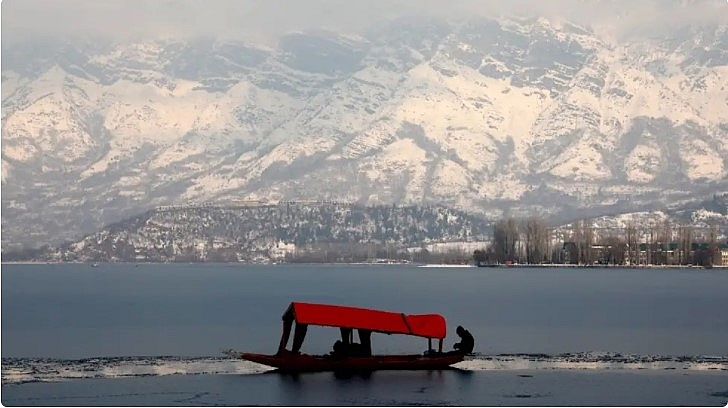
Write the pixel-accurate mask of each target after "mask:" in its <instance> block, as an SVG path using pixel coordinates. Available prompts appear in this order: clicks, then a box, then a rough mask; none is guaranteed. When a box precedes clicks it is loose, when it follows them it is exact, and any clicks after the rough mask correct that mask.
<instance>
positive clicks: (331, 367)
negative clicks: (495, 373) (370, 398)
mask: <svg viewBox="0 0 728 408" xmlns="http://www.w3.org/2000/svg"><path fill="white" fill-rule="evenodd" d="M294 322H295V324H296V326H295V329H294V328H293V323H294ZM308 325H316V326H328V327H338V328H339V330H340V333H341V340H339V341H337V342H336V343H335V344H334V352H332V353H330V354H326V355H308V354H305V353H301V351H300V349H301V346H302V344H303V341H304V338H305V336H306V331H307V328H308ZM354 330H357V332H358V336H359V341H360V343H354V342H353V331H354ZM291 331H293V333H294V334H293V342H292V344H291V349H290V350H289V349H287V348H286V347H287V345H288V340H289V338H290V336H291ZM372 333H385V334H404V335H410V336H417V337H423V338H426V339H427V340H428V348H427V351H426V352H424V353H423V354H401V355H373V354H372V353H371V334H372ZM446 334H447V326H446V322H445V318H444V317H442V316H441V315H439V314H415V315H413V314H409V315H408V314H404V313H397V312H389V311H383V310H375V309H365V308H360V307H352V306H340V305H329V304H320V303H306V302H292V303H291V304H290V305H289V307H288V308H287V309H286V311H285V312H284V313H283V333H282V335H281V341H280V344H279V345H278V351H277V352H276V354H256V353H240V354H239V356H240V358H242V359H244V360H248V361H253V362H255V363H259V364H264V365H267V366H270V367H274V368H276V369H278V371H280V372H286V373H301V372H320V371H334V372H339V373H342V372H371V371H376V370H442V369H449V368H452V367H451V365H452V364H455V363H458V362H460V361H463V359H464V357H465V355H464V354H463V353H458V352H448V353H443V351H442V344H443V341H444V339H445V337H446ZM433 339H437V340H438V341H439V346H438V350H433V348H432V340H433ZM337 346H338V348H337Z"/></svg>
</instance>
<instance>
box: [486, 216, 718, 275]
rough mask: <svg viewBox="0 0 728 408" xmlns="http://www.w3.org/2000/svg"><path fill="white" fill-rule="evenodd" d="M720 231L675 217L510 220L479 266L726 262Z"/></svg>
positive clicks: (496, 231)
mask: <svg viewBox="0 0 728 408" xmlns="http://www.w3.org/2000/svg"><path fill="white" fill-rule="evenodd" d="M721 248H728V243H726V242H720V241H719V240H718V230H717V228H716V227H715V226H713V227H710V228H697V227H693V226H684V225H675V224H673V223H671V222H670V221H669V220H665V221H663V222H662V223H657V222H652V223H649V224H647V225H645V224H644V223H641V224H640V223H638V222H636V221H629V222H627V223H626V225H625V226H624V227H621V228H599V227H594V226H593V225H592V223H590V222H589V221H587V220H578V221H576V222H574V223H572V224H570V225H568V226H566V227H559V228H551V227H549V226H548V225H547V223H546V222H545V220H543V219H541V218H538V217H530V218H526V219H516V218H505V219H501V220H499V221H497V222H496V223H495V224H494V226H493V239H492V241H491V243H490V245H489V246H488V247H486V248H485V249H482V250H476V251H475V252H474V253H473V259H474V260H475V262H476V263H479V264H485V265H488V264H508V263H527V264H543V263H562V264H578V265H593V264H608V265H701V266H713V265H720V264H721V252H720V250H721Z"/></svg>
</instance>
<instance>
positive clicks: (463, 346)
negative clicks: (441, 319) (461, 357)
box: [453, 326, 475, 354]
mask: <svg viewBox="0 0 728 408" xmlns="http://www.w3.org/2000/svg"><path fill="white" fill-rule="evenodd" d="M455 333H457V334H458V336H460V343H455V345H453V348H454V349H455V352H457V353H460V354H470V353H472V352H473V348H475V339H473V335H472V334H470V332H469V331H468V330H465V328H463V326H458V328H457V329H455Z"/></svg>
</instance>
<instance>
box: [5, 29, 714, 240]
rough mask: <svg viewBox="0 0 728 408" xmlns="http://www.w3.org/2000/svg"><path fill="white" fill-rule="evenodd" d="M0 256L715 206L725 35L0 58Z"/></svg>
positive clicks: (55, 50) (180, 44)
mask: <svg viewBox="0 0 728 408" xmlns="http://www.w3.org/2000/svg"><path fill="white" fill-rule="evenodd" d="M2 63H3V65H2V214H3V216H2V232H3V234H2V241H3V249H4V250H5V249H8V248H12V246H13V245H14V244H23V245H30V246H37V245H40V244H43V243H57V242H59V241H61V240H64V239H71V238H78V237H79V236H80V235H81V234H83V233H89V232H92V231H95V230H97V229H99V228H100V227H101V226H103V225H104V224H107V223H109V222H113V221H117V220H119V219H122V218H124V217H128V216H130V215H132V214H135V213H139V212H142V211H145V210H148V209H150V208H152V207H155V206H160V205H168V204H185V203H196V202H207V201H214V202H225V201H235V200H263V201H278V200H289V199H295V200H301V199H319V200H320V199H324V200H327V199H328V200H342V201H352V202H359V203H365V204H366V203H368V204H381V203H400V204H411V203H437V204H441V205H449V206H452V207H456V208H459V209H464V210H467V211H471V212H475V213H481V214H484V215H486V216H500V215H501V213H502V212H503V211H509V212H511V213H512V214H516V215H517V214H519V213H526V212H535V213H537V214H539V215H544V214H552V215H553V216H554V217H561V218H564V219H568V218H569V217H576V216H583V215H584V214H590V215H601V214H602V213H605V212H612V213H614V212H615V211H618V210H625V211H629V210H632V211H635V210H643V209H649V208H651V207H655V206H658V207H661V208H664V207H665V206H666V205H670V204H673V203H679V204H684V202H685V201H689V200H692V199H695V198H703V197H704V196H706V195H709V194H713V193H714V192H716V191H725V190H726V188H727V187H728V26H726V25H724V26H711V27H690V28H686V29H684V30H681V31H676V32H674V33H673V36H672V37H671V38H660V39H652V38H644V39H640V40H635V39H633V40H630V41H628V42H619V41H617V40H615V39H613V38H611V37H607V36H604V35H600V34H597V33H595V32H593V31H591V30H590V29H589V28H585V27H580V26H577V25H574V24H570V23H555V22H553V21H549V20H545V19H502V20H487V19H484V20H476V21H471V22H468V23H464V24H457V25H456V24H451V23H443V22H437V21H414V20H399V21H396V22H395V23H392V24H389V25H386V26H380V27H377V28H376V29H372V30H371V31H369V32H367V33H366V34H364V35H357V36H353V35H343V34H337V33H331V32H295V33H289V34H287V35H284V36H282V37H281V38H280V41H279V43H278V45H277V47H275V48H266V47H262V46H257V45H255V44H249V43H245V42H235V41H230V40H226V41H222V40H214V39H205V38H203V39H196V40H184V41H183V40H175V41H173V40H163V41H162V40H159V41H146V42H137V43H115V44H110V43H109V44H107V43H87V44H77V43H58V42H54V41H51V40H49V41H47V42H45V43H40V42H37V41H36V42H34V43H33V44H28V43H24V44H16V45H12V46H10V45H8V46H5V45H3V50H2Z"/></svg>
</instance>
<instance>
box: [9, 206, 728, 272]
mask: <svg viewBox="0 0 728 408" xmlns="http://www.w3.org/2000/svg"><path fill="white" fill-rule="evenodd" d="M3 261H4V262H7V261H21V262H22V261H36V262H90V263H98V262H137V263H141V262H242V263H296V262H305V263H410V262H411V263H448V264H476V265H480V266H496V265H544V264H569V265H624V266H649V265H693V266H703V267H712V266H722V265H728V242H726V239H725V237H724V236H723V235H721V232H720V231H719V230H718V228H717V227H708V228H699V227H694V226H685V225H674V224H672V223H670V222H669V221H664V222H663V223H662V224H656V223H650V224H644V223H638V222H637V221H633V222H627V224H626V225H624V226H622V227H609V228H605V227H595V226H594V225H593V223H591V222H590V220H580V221H577V222H574V223H571V224H567V225H564V226H557V227H555V226H549V225H548V224H547V223H546V222H545V220H543V219H541V218H536V217H533V218H527V219H516V218H507V219H502V220H499V221H497V222H495V223H493V222H489V221H486V220H485V219H483V218H481V217H478V216H473V215H470V214H467V213H464V212H461V211H457V210H453V209H449V208H445V207H437V206H395V205H389V206H371V207H364V206H358V205H355V204H351V203H344V202H333V201H326V202H324V201H317V202H308V201H306V202H303V201H300V202H299V201H284V202H279V203H275V204H269V203H259V202H241V203H235V204H234V205H230V204H228V205H215V204H203V205H190V206H174V207H173V206H167V207H160V208H156V209H154V210H152V211H149V212H146V213H144V214H140V215H139V216H137V217H133V218H130V219H127V220H124V221H122V222H119V223H117V224H113V225H110V226H108V227H107V228H105V229H104V230H102V231H100V232H98V233H96V234H92V235H89V236H87V237H85V238H83V239H81V240H79V241H77V242H69V243H66V244H63V245H60V246H58V247H44V248H40V249H35V250H26V251H20V252H15V253H3Z"/></svg>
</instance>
